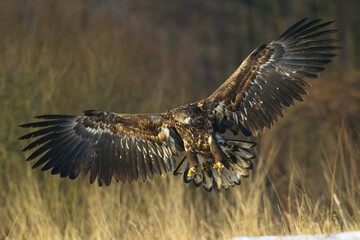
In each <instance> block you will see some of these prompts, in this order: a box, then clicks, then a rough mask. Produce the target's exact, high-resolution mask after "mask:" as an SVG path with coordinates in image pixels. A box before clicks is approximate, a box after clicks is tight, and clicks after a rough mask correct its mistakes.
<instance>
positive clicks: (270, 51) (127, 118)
mask: <svg viewBox="0 0 360 240" xmlns="http://www.w3.org/2000/svg"><path fill="white" fill-rule="evenodd" d="M331 23H332V22H321V20H320V19H316V20H313V21H308V20H307V19H303V20H301V21H299V22H298V23H296V24H295V25H293V26H292V27H290V28H289V29H288V30H287V31H285V32H284V33H283V34H282V35H281V36H280V37H278V38H277V39H276V40H274V41H272V42H270V43H268V44H263V45H261V46H259V47H258V48H256V49H255V50H254V51H253V52H252V53H251V54H250V55H249V56H248V57H247V58H246V59H245V60H244V62H243V63H242V64H241V65H240V67H239V68H238V69H236V71H235V72H234V73H233V74H232V75H231V76H230V77H229V78H228V79H227V80H226V81H225V82H224V83H223V84H222V85H221V86H220V87H219V88H218V89H217V90H216V91H215V92H214V93H213V94H211V95H210V96H209V97H208V98H205V99H202V100H199V101H197V102H194V103H190V104H188V105H184V106H180V107H178V108H175V109H172V110H171V111H168V112H165V113H157V114H119V113H113V112H106V111H102V110H88V111H84V116H71V115H41V116H37V117H36V118H38V119H43V120H42V121H39V122H33V123H27V124H23V125H21V126H20V127H24V128H30V127H31V128H41V129H40V130H37V131H34V132H31V133H29V134H27V135H25V136H22V137H20V138H19V139H21V140H24V139H30V138H35V137H40V138H38V139H37V140H34V141H33V142H31V143H30V144H29V145H28V146H27V147H25V148H24V149H23V151H28V150H31V149H33V148H35V147H38V146H39V147H38V148H37V149H36V150H35V151H34V152H33V153H32V154H31V155H30V156H29V157H28V158H27V160H32V159H35V158H38V157H39V159H38V160H37V162H36V163H35V164H34V166H33V168H36V167H39V166H40V165H43V164H45V165H44V166H43V167H42V169H41V170H42V171H45V170H49V169H52V170H51V173H52V174H60V176H61V177H69V178H70V179H75V178H77V177H78V175H79V174H80V175H81V176H82V177H85V176H86V175H87V174H88V173H89V172H90V183H93V182H94V181H95V180H96V179H97V181H98V184H99V186H101V185H102V184H103V183H105V184H106V185H109V184H110V183H111V180H112V178H114V179H115V181H116V182H119V181H121V182H123V183H125V182H128V183H131V182H133V181H136V180H138V179H140V180H142V181H147V180H152V179H153V176H154V175H162V176H165V175H166V174H167V173H169V172H171V171H173V170H174V174H175V175H177V174H183V178H184V181H185V182H186V183H188V182H193V183H194V184H195V185H196V186H200V185H203V187H204V188H205V189H206V190H207V191H211V190H212V189H216V190H220V189H222V188H224V189H228V188H229V187H230V186H231V187H233V186H234V185H235V184H236V185H238V184H240V179H241V177H246V176H248V172H249V170H250V169H252V162H251V160H252V159H254V158H255V155H254V153H253V152H252V148H253V147H254V146H255V145H256V144H255V143H254V142H247V141H239V140H230V139H225V138H224V137H223V136H222V135H221V134H223V133H225V131H226V130H231V131H232V132H233V134H234V135H237V134H238V133H239V131H241V132H242V133H243V134H244V135H245V136H251V135H256V134H257V133H258V132H262V131H263V130H264V128H265V127H266V128H271V127H272V126H273V124H274V123H275V122H277V121H278V118H279V117H282V116H283V108H284V107H289V106H291V105H293V104H294V99H296V100H298V101H303V98H302V96H303V95H306V94H307V92H306V89H307V88H308V87H309V86H310V85H309V83H308V82H307V81H306V78H317V77H318V73H319V72H321V71H323V70H324V69H325V65H326V64H328V63H330V62H331V59H332V58H333V57H335V56H336V54H333V53H332V51H333V50H335V49H338V48H339V47H338V41H337V40H335V39H331V38H330V37H329V35H330V34H332V33H334V32H336V31H337V30H335V29H326V28H325V27H327V26H328V25H329V24H331ZM180 156H183V158H181V157H180ZM177 160H178V161H177Z"/></svg>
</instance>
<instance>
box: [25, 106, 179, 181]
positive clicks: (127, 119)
mask: <svg viewBox="0 0 360 240" xmlns="http://www.w3.org/2000/svg"><path fill="white" fill-rule="evenodd" d="M84 113H85V116H68V115H43V116H38V117H37V118H39V119H45V121H40V122H34V123H28V124H24V125H21V127H26V128H28V127H40V128H42V129H40V130H38V131H35V132H32V133H29V134H27V135H25V136H23V137H21V138H20V139H29V138H34V137H40V138H38V139H37V140H35V141H33V142H32V143H30V144H29V145H28V146H27V147H25V148H24V149H23V151H27V150H30V149H33V148H35V147H37V146H40V147H39V148H38V149H37V150H35V151H34V152H33V153H32V154H31V155H30V156H29V157H28V158H27V160H31V159H34V158H37V157H39V156H41V157H40V158H39V160H38V161H37V162H36V163H35V165H34V166H33V168H35V167H38V166H40V165H42V164H44V163H46V164H45V165H44V166H43V168H42V170H43V171H45V170H48V169H51V168H52V171H51V173H52V174H58V173H60V176H61V177H67V176H69V178H71V179H75V178H76V177H77V176H78V175H79V174H80V173H81V175H82V176H83V177H85V176H86V175H87V173H88V172H89V171H90V182H91V183H93V182H94V181H95V179H96V177H97V178H98V183H99V185H102V183H103V182H104V183H105V184H106V185H109V184H110V182H111V179H112V176H114V179H115V180H116V181H122V182H126V181H127V182H129V183H130V182H132V181H134V180H137V179H141V180H143V181H145V180H151V179H152V178H153V175H154V174H159V175H165V174H166V173H167V172H170V171H172V170H173V169H174V168H175V164H176V162H175V158H174V157H175V156H176V155H177V154H178V153H179V152H181V151H183V144H182V139H181V138H180V136H179V135H178V133H177V132H176V130H175V128H174V127H172V126H171V122H170V121H169V114H167V113H164V114H116V113H110V112H105V111H94V110H90V111H85V112H84Z"/></svg>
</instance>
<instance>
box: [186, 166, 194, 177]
mask: <svg viewBox="0 0 360 240" xmlns="http://www.w3.org/2000/svg"><path fill="white" fill-rule="evenodd" d="M193 173H195V168H194V167H191V168H190V169H189V172H188V174H187V176H188V177H191V176H192V174H193Z"/></svg>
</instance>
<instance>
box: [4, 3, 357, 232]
mask: <svg viewBox="0 0 360 240" xmlns="http://www.w3.org/2000/svg"><path fill="white" fill-rule="evenodd" d="M359 9H360V1H356V0H346V1H345V0H344V1H335V0H332V1H331V0H330V1H329V0H305V1H283V0H275V1H267V0H258V1H250V0H242V1H235V0H234V1H215V0H207V1H191V0H183V1H175V0H174V1H146V0H139V1H130V0H122V1H120V0H119V1H114V0H104V1H100V0H71V1H70V0H62V1H60V0H32V1H29V0H12V1H5V0H0V123H1V124H0V189H1V190H0V191H1V192H0V239H29V237H30V238H36V239H84V238H86V239H119V238H120V239H134V238H144V239H184V238H190V239H191V238H198V239H219V238H220V239H225V238H230V237H235V236H240V235H261V234H299V233H324V232H336V231H343V230H359V229H360V217H359V216H360V204H359V203H360V182H359V181H360V177H359V175H360V161H359V154H360V146H359V137H360V134H359V129H360V122H359V117H360V45H359V42H360V31H359V30H360V29H359V26H360V17H359V14H358V11H359ZM305 17H308V18H310V19H314V18H322V19H324V20H325V21H328V20H335V23H333V24H332V27H334V28H338V29H340V31H339V33H337V34H336V37H337V38H338V39H340V40H341V45H342V47H343V48H342V49H341V50H340V51H338V57H336V58H335V59H334V61H333V62H332V63H331V64H329V65H328V68H327V70H326V71H325V72H323V73H322V74H321V76H320V78H319V79H316V80H314V81H311V82H310V83H311V84H312V88H311V89H309V93H310V95H309V96H307V97H305V103H296V106H295V107H292V108H290V109H287V110H286V111H285V115H286V117H285V118H283V119H281V120H280V122H279V123H278V124H277V125H276V126H275V127H274V128H273V129H271V130H266V131H265V133H264V134H261V135H260V136H258V137H254V138H251V139H247V140H254V141H257V142H258V143H259V145H258V147H257V152H258V153H257V155H258V158H257V159H256V160H255V161H254V164H255V170H254V171H253V172H251V177H250V178H249V179H246V180H244V181H243V184H242V186H239V187H236V188H234V189H230V190H229V191H227V192H223V193H220V194H217V193H211V194H208V193H206V192H205V191H204V190H203V189H201V188H195V187H194V186H193V185H190V184H185V183H183V182H182V178H181V177H174V176H171V175H172V174H171V175H170V176H168V177H166V178H165V179H163V178H161V177H158V178H156V179H155V181H154V182H151V183H136V184H132V185H129V184H124V185H122V184H113V185H112V186H110V187H108V188H106V187H105V188H98V187H97V186H94V185H89V184H88V180H76V181H71V180H68V179H60V177H59V176H55V177H54V176H51V175H50V173H48V172H46V173H40V171H39V170H35V171H34V170H31V164H30V163H26V162H25V161H24V160H25V159H26V156H28V153H22V152H21V149H22V148H23V147H25V145H26V143H24V142H19V141H17V140H16V139H17V138H18V137H19V136H21V135H24V134H26V133H27V132H28V130H26V129H19V128H18V127H17V126H18V125H19V124H22V123H25V122H29V121H32V117H33V116H36V115H40V114H46V113H53V114H56V113H57V114H80V113H81V111H83V110H86V109H104V110H107V111H114V112H122V113H141V112H164V111H166V110H167V109H171V108H174V107H177V106H179V105H183V104H187V103H189V102H192V101H196V100H199V99H201V98H205V97H207V96H209V95H210V94H211V93H212V92H213V91H214V90H215V89H216V88H217V87H218V86H220V85H221V84H222V82H223V81H225V80H226V79H227V77H229V76H230V75H231V74H232V72H233V71H234V70H235V69H236V68H237V67H238V66H239V65H240V64H241V62H242V60H243V59H244V58H245V57H246V56H247V55H248V54H249V53H250V52H251V51H252V50H253V49H255V48H256V47H257V46H259V45H261V44H262V43H265V42H269V41H271V40H272V39H275V38H276V37H278V36H279V35H280V34H281V33H282V32H283V31H284V30H286V29H287V28H288V27H290V26H291V25H292V24H294V23H296V22H297V21H299V20H300V19H303V18H305ZM238 138H240V139H244V136H240V137H238ZM334 194H335V195H336V197H337V199H338V200H339V204H337V202H336V201H335V199H334Z"/></svg>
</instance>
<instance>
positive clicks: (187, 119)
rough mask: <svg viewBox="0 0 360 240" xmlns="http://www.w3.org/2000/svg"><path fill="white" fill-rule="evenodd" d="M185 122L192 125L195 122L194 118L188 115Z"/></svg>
mask: <svg viewBox="0 0 360 240" xmlns="http://www.w3.org/2000/svg"><path fill="white" fill-rule="evenodd" d="M184 122H185V123H187V124H189V125H190V126H191V125H192V123H193V119H192V117H187V118H185V119H184Z"/></svg>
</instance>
